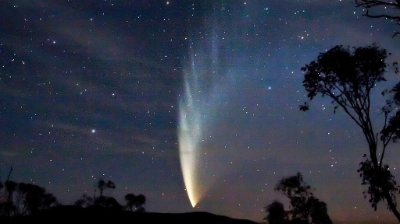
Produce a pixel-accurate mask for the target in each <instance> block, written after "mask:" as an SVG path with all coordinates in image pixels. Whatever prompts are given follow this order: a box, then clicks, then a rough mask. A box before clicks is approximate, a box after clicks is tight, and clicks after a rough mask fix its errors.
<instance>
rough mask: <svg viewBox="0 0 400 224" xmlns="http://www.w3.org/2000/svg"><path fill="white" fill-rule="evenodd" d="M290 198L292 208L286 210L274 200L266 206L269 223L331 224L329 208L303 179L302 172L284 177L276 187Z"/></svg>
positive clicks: (266, 218) (276, 189)
mask: <svg viewBox="0 0 400 224" xmlns="http://www.w3.org/2000/svg"><path fill="white" fill-rule="evenodd" d="M274 190H275V191H280V192H281V193H283V194H284V195H285V196H286V197H287V198H288V199H289V200H290V207H289V208H290V209H289V210H288V211H285V210H284V208H283V204H282V203H280V202H278V201H274V202H272V203H271V204H270V205H268V206H267V207H266V211H267V212H268V215H267V216H266V217H265V218H264V220H267V221H268V223H269V224H272V223H276V224H278V223H279V224H281V223H313V224H331V223H332V221H331V219H330V218H329V215H328V209H327V206H326V204H325V203H324V202H322V201H320V200H319V199H317V198H316V197H315V196H314V195H313V193H312V190H313V189H311V186H310V185H308V184H307V183H306V182H304V180H303V176H302V175H301V173H297V175H294V176H290V177H287V178H283V179H282V180H280V181H279V182H278V184H277V185H276V186H275V188H274Z"/></svg>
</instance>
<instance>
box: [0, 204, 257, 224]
mask: <svg viewBox="0 0 400 224" xmlns="http://www.w3.org/2000/svg"><path fill="white" fill-rule="evenodd" d="M0 223H1V224H7V223H37V224H47V223H73V224H81V223H82V224H88V223H96V224H100V223H107V224H110V223H112V224H119V223H129V224H135V223H171V224H173V223H176V224H183V223H206V224H211V223H228V224H257V223H256V222H253V221H250V220H243V219H234V218H229V217H226V216H221V215H215V214H211V213H207V212H189V213H154V212H129V211H113V210H109V209H105V208H81V207H76V206H60V207H55V208H51V209H48V210H45V211H41V212H39V213H37V214H34V215H29V216H22V217H11V218H0Z"/></svg>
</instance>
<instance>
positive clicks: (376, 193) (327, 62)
mask: <svg viewBox="0 0 400 224" xmlns="http://www.w3.org/2000/svg"><path fill="white" fill-rule="evenodd" d="M386 58H387V53H386V50H385V49H382V48H379V47H378V46H377V45H376V44H372V45H370V46H367V47H357V48H353V51H350V49H349V48H348V47H347V48H344V47H343V46H341V45H337V46H335V47H333V48H332V49H330V50H329V51H327V52H325V53H320V54H319V56H318V58H317V60H315V61H312V62H311V63H309V64H306V65H305V66H304V67H302V68H301V70H302V71H303V72H304V73H305V74H304V80H303V86H304V88H305V90H306V92H307V93H308V94H307V97H308V98H309V100H310V101H311V100H313V98H314V97H315V96H316V95H321V96H322V97H325V96H327V97H328V98H330V99H331V100H332V101H331V102H332V104H333V105H334V112H336V110H337V109H338V108H341V109H343V111H344V112H345V113H346V114H347V115H348V116H349V117H350V118H351V119H352V120H353V121H354V122H355V123H356V125H357V126H359V127H360V128H361V130H362V132H363V135H364V137H365V139H366V141H367V143H368V154H365V155H364V160H365V161H363V162H361V163H360V168H359V169H358V172H359V173H360V177H361V178H362V184H363V185H368V191H367V192H363V194H364V196H365V197H367V196H368V195H369V202H370V204H371V206H372V207H373V208H374V209H375V210H376V209H377V205H378V203H379V202H380V201H384V200H386V202H387V206H388V209H389V210H390V211H391V212H392V213H393V214H394V215H395V216H396V218H397V219H398V220H399V221H400V213H399V212H398V211H397V209H396V194H397V193H398V190H399V188H398V186H396V181H395V179H394V176H393V175H392V174H391V172H390V170H389V166H388V165H387V164H385V163H384V161H383V159H384V156H385V152H386V149H387V146H388V145H389V143H391V142H393V141H395V140H396V139H397V138H396V136H399V135H398V133H397V132H398V129H399V127H400V126H399V123H398V120H400V119H399V117H400V115H398V112H397V113H396V106H395V105H396V104H398V103H399V102H400V101H398V98H396V96H398V95H399V91H398V90H399V88H398V87H399V84H398V85H396V86H395V88H393V89H391V90H385V91H383V92H382V94H383V95H384V96H387V95H389V96H390V97H391V98H389V99H388V100H386V101H385V103H384V105H383V107H382V108H381V112H382V114H383V116H382V118H383V122H382V128H381V129H380V131H379V132H375V130H374V124H373V121H372V119H371V110H374V108H373V109H371V93H372V90H373V88H375V87H376V85H377V84H378V83H380V82H383V81H386V79H385V77H384V73H385V71H386V70H387V67H388V66H389V65H388V64H387V63H386V62H385V60H386ZM393 68H394V72H395V73H398V69H397V63H393ZM399 99H400V98H399ZM308 109H309V105H308V102H305V103H304V104H303V105H300V110H303V111H306V110H308ZM396 115H397V116H396ZM378 146H379V147H380V149H379V148H378Z"/></svg>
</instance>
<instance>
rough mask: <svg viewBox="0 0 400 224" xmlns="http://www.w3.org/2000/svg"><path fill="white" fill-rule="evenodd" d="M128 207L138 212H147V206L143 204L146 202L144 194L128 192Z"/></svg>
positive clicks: (126, 196)
mask: <svg viewBox="0 0 400 224" xmlns="http://www.w3.org/2000/svg"><path fill="white" fill-rule="evenodd" d="M125 200H126V207H127V209H128V210H129V211H136V212H145V211H146V210H145V208H144V207H143V205H144V204H145V203H146V197H145V196H144V195H143V194H139V195H138V196H136V195H134V194H131V193H129V194H126V195H125Z"/></svg>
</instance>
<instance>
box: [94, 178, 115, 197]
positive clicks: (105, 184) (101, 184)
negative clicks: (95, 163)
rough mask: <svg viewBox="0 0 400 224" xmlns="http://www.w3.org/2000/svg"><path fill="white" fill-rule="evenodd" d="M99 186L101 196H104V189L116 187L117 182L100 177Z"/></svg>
mask: <svg viewBox="0 0 400 224" xmlns="http://www.w3.org/2000/svg"><path fill="white" fill-rule="evenodd" d="M97 188H98V189H99V191H100V197H102V196H103V191H104V189H106V188H109V189H115V184H114V182H112V181H110V180H109V181H107V182H105V181H104V180H103V179H100V180H99V182H97Z"/></svg>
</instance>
